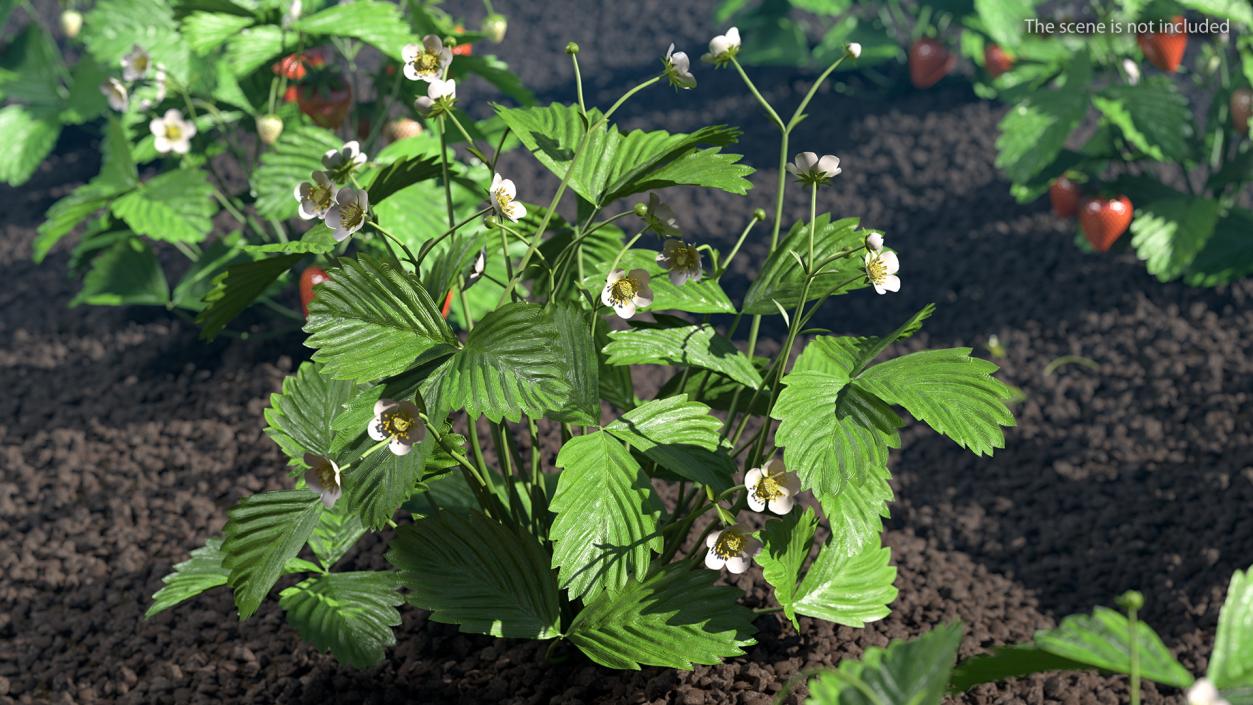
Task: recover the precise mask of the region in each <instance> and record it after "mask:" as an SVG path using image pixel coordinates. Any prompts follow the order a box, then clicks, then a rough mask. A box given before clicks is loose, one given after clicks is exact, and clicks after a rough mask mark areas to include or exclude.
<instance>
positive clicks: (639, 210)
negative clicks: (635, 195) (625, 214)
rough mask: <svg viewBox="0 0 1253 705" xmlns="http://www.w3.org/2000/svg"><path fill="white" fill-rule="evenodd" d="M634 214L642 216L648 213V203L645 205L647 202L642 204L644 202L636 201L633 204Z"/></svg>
mask: <svg viewBox="0 0 1253 705" xmlns="http://www.w3.org/2000/svg"><path fill="white" fill-rule="evenodd" d="M635 214H636V215H638V216H639V217H641V218H643V217H644V216H646V215H648V205H647V204H644V203H636V204H635Z"/></svg>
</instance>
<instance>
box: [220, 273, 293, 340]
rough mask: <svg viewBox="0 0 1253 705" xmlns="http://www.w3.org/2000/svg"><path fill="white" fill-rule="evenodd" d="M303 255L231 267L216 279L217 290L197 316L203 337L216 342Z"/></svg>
mask: <svg viewBox="0 0 1253 705" xmlns="http://www.w3.org/2000/svg"><path fill="white" fill-rule="evenodd" d="M300 257H301V255H298V254H292V255H278V256H275V257H268V258H266V259H260V260H257V261H255V262H242V263H240V264H235V265H231V266H230V267H227V268H226V271H225V272H222V273H221V274H219V275H217V276H216V277H214V279H213V288H212V289H210V290H209V293H207V294H205V297H204V304H205V306H204V309H202V310H201V311H200V314H199V315H197V316H196V323H197V324H199V325H200V337H201V338H202V339H204V340H213V338H215V337H216V336H217V334H218V333H220V332H222V329H224V328H226V324H227V323H230V322H231V321H232V320H234V318H235V317H236V316H238V315H239V314H240V313H241V312H242V311H243V310H244V309H245V308H248V306H249V305H251V304H252V302H253V301H255V300H256V299H257V297H258V296H261V295H262V294H264V293H265V291H266V290H267V289H269V288H270V286H271V285H272V284H274V282H275V281H277V280H278V278H279V277H280V276H282V275H283V273H284V272H286V271H287V270H288V269H291V267H292V265H294V264H295V263H296V262H299V261H300Z"/></svg>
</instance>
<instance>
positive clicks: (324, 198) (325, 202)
mask: <svg viewBox="0 0 1253 705" xmlns="http://www.w3.org/2000/svg"><path fill="white" fill-rule="evenodd" d="M334 197H335V192H334V190H333V189H331V187H329V186H326V187H323V186H318V185H316V184H314V186H313V188H311V189H309V200H310V201H313V205H315V206H317V207H318V210H319V211H325V210H327V209H329V208H330V207H331V199H333V198H334Z"/></svg>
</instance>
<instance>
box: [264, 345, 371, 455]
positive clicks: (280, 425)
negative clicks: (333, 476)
mask: <svg viewBox="0 0 1253 705" xmlns="http://www.w3.org/2000/svg"><path fill="white" fill-rule="evenodd" d="M361 390H362V387H361V386H360V385H358V384H356V383H354V382H350V381H344V380H336V379H331V378H330V377H328V376H326V375H324V374H322V370H320V369H319V368H318V366H317V365H316V364H314V363H312V362H306V363H303V364H302V365H301V366H300V368H299V369H297V370H296V374H294V375H290V376H288V377H287V378H285V379H284V380H283V390H282V391H281V392H276V393H274V394H271V395H270V406H269V408H267V409H266V410H265V422H266V427H265V433H266V435H267V436H269V437H270V439H271V440H273V441H274V442H275V443H277V444H278V446H279V448H282V449H283V453H284V454H285V455H286V456H287V460H288V463H289V464H290V465H293V466H295V467H301V468H303V467H305V462H304V454H305V453H306V452H308V453H317V454H318V455H323V456H327V457H330V456H332V454H333V453H332V442H333V441H334V438H335V429H334V426H333V422H334V421H335V417H336V416H338V415H339V414H340V413H341V412H343V410H344V407H345V406H346V405H347V404H348V402H350V401H352V400H353V399H354V398H355V397H356V396H357V394H358V393H360V392H361Z"/></svg>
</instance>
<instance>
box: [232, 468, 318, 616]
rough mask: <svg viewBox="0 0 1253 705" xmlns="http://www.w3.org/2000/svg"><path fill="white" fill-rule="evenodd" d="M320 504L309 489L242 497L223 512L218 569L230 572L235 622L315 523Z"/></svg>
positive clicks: (251, 609)
mask: <svg viewBox="0 0 1253 705" xmlns="http://www.w3.org/2000/svg"><path fill="white" fill-rule="evenodd" d="M321 513H322V500H321V499H320V498H319V497H318V495H317V494H316V493H314V492H310V491H309V490H278V491H275V492H263V493H261V494H255V495H252V496H251V497H246V498H244V499H243V500H241V501H240V502H239V504H236V505H235V507H234V508H232V509H231V510H230V512H228V513H227V516H228V517H229V518H228V519H227V521H226V529H225V534H226V538H225V540H224V541H223V542H222V553H223V555H224V558H223V559H222V567H224V568H226V569H227V570H228V571H230V578H229V580H228V582H229V583H230V586H231V588H233V589H234V590H235V606H236V608H238V609H239V618H240V619H248V618H249V617H251V616H252V614H253V613H254V612H256V611H257V608H258V607H259V606H261V601H262V600H264V599H265V596H266V594H268V593H269V592H270V588H272V587H274V583H275V582H277V581H278V578H279V576H280V575H282V574H283V566H284V565H285V564H286V563H287V561H288V559H291V558H294V557H295V556H296V554H297V553H299V552H300V549H301V548H303V547H304V545H305V542H306V541H308V540H309V535H310V534H312V533H313V529H314V528H315V527H316V526H317V524H318V516H319V515H320V514H321Z"/></svg>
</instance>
